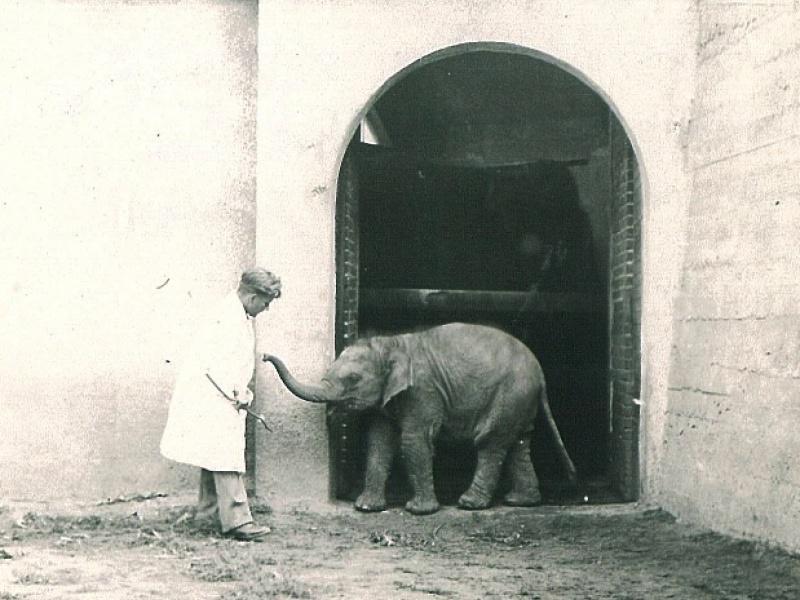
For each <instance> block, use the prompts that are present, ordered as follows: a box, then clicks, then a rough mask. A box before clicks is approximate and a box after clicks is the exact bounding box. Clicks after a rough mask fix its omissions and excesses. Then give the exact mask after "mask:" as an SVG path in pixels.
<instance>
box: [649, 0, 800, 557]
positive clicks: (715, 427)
mask: <svg viewBox="0 0 800 600" xmlns="http://www.w3.org/2000/svg"><path fill="white" fill-rule="evenodd" d="M699 22H700V24H701V27H700V32H699V44H698V56H697V61H698V79H697V81H698V85H697V91H696V94H695V104H694V107H693V110H692V122H691V127H690V134H689V137H688V141H689V143H688V148H687V160H688V167H689V171H690V174H691V177H692V188H691V200H690V204H689V211H688V214H689V217H688V220H687V249H686V255H685V260H684V263H683V265H682V276H681V281H680V296H679V301H678V303H677V305H676V312H675V322H676V330H675V331H676V336H675V340H674V350H673V354H672V359H671V369H670V375H669V403H668V410H667V415H666V428H665V431H664V433H665V435H664V439H663V440H662V442H661V443H662V444H663V445H664V461H663V466H662V467H661V474H660V485H659V487H660V492H659V494H658V497H659V499H660V500H661V502H662V503H663V505H664V506H665V507H666V508H668V509H669V510H672V511H674V512H675V513H677V514H678V515H680V516H682V517H684V518H686V519H690V520H693V521H696V522H700V523H702V524H705V525H708V526H711V527H714V528H715V529H718V530H722V531H725V532H728V533H733V534H735V535H743V536H748V537H757V538H760V539H765V540H769V541H774V542H777V543H780V544H782V545H785V546H787V547H791V548H794V549H798V548H800V464H798V460H797V457H798V456H800V436H798V427H797V424H798V423H800V404H799V403H798V398H799V397H800V367H798V355H799V354H800V315H798V309H797V298H798V285H800V283H799V282H800V258H798V253H797V236H798V231H800V177H798V167H800V95H798V94H800V91H798V90H799V89H800V88H798V84H797V80H798V79H797V75H798V73H800V45H799V44H798V35H797V32H798V30H800V11H798V9H797V7H796V6H793V5H791V4H772V5H764V4H760V3H735V5H734V4H731V5H725V4H722V5H721V4H720V3H716V2H701V3H700V6H699Z"/></svg>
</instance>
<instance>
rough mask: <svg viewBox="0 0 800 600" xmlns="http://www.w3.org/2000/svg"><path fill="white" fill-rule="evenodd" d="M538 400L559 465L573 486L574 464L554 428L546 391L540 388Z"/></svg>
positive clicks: (575, 474) (575, 475) (574, 476)
mask: <svg viewBox="0 0 800 600" xmlns="http://www.w3.org/2000/svg"><path fill="white" fill-rule="evenodd" d="M540 398H541V402H542V411H543V412H544V416H545V419H547V424H548V426H549V427H550V431H552V432H553V438H554V439H555V441H556V447H557V448H558V458H559V459H560V460H561V465H562V466H563V467H564V470H565V471H566V472H567V477H568V478H569V482H570V483H571V484H573V485H575V484H576V483H577V481H578V471H577V470H576V469H575V464H574V463H573V462H572V459H571V458H570V457H569V454H568V453H567V448H566V446H564V440H562V439H561V434H560V433H559V431H558V427H557V426H556V421H555V419H554V418H553V412H552V411H551V410H550V403H549V402H548V401H547V389H546V388H544V387H543V388H542V394H541V397H540Z"/></svg>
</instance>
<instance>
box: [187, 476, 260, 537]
mask: <svg viewBox="0 0 800 600" xmlns="http://www.w3.org/2000/svg"><path fill="white" fill-rule="evenodd" d="M213 517H217V518H218V519H219V524H220V527H221V529H222V532H223V533H225V532H227V531H230V530H231V529H236V528H237V527H240V526H241V525H245V524H246V523H252V522H253V516H252V515H251V514H250V504H249V503H248V501H247V490H245V487H244V479H243V478H242V474H241V473H236V472H235V471H207V470H206V469H200V494H199V497H198V501H197V515H196V517H195V518H213Z"/></svg>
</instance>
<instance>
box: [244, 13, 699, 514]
mask: <svg viewBox="0 0 800 600" xmlns="http://www.w3.org/2000/svg"><path fill="white" fill-rule="evenodd" d="M599 6H600V3H595V2H586V1H581V0H574V1H566V2H565V1H558V2H556V1H552V2H549V1H542V2H521V1H511V2H502V3H499V2H489V1H486V2H479V1H466V0H460V1H454V0H449V1H442V2H428V3H421V2H411V1H405V2H404V1H400V2H397V1H392V2H389V1H385V2H384V1H378V0H354V1H351V2H346V3H343V2H322V1H319V0H294V1H288V0H287V1H282V0H273V1H271V2H264V3H262V5H261V7H260V11H259V28H260V34H259V40H260V43H259V101H258V107H259V109H258V123H259V134H258V149H259V160H258V208H259V210H258V225H257V233H256V237H257V245H256V246H257V247H256V251H257V256H258V259H259V262H261V263H263V264H268V265H270V266H271V267H272V268H274V269H275V270H276V271H278V272H279V273H280V274H281V276H282V278H283V282H284V286H285V293H284V295H283V296H282V298H281V299H280V306H278V304H277V303H276V306H275V309H274V310H272V311H270V315H269V318H268V320H266V321H264V322H262V323H261V325H260V339H261V343H262V344H263V347H265V348H268V349H269V351H270V352H273V353H275V354H278V355H280V356H281V357H282V358H284V360H285V361H286V362H287V364H288V365H289V366H290V368H292V369H293V370H294V371H295V372H296V374H297V375H298V376H300V377H303V378H309V379H313V378H316V377H319V376H320V375H321V374H322V373H323V371H324V369H325V367H326V366H327V365H328V364H329V363H330V361H331V360H332V359H333V356H334V319H335V314H334V290H335V286H334V281H335V259H334V233H335V228H334V214H335V190H336V183H337V177H338V173H339V166H340V161H341V159H342V155H343V153H344V149H345V147H346V145H347V143H348V142H349V140H350V137H351V136H352V135H353V132H354V130H355V127H356V125H357V124H358V122H359V120H360V118H361V117H362V116H363V115H364V114H365V112H366V110H367V109H368V108H369V106H370V104H371V103H372V102H373V101H374V100H375V98H377V97H378V95H379V94H380V93H381V92H382V91H383V90H384V89H386V87H387V86H389V85H391V84H392V82H393V81H395V80H396V78H397V77H399V76H402V73H403V72H404V70H405V69H407V68H409V67H411V66H413V64H414V63H415V62H416V61H420V60H432V59H435V57H436V56H437V53H445V54H446V53H448V52H454V51H457V47H459V46H463V45H469V44H478V45H481V47H484V48H485V47H492V48H498V49H500V48H502V49H504V50H513V51H520V52H526V53H530V54H531V55H534V56H537V57H543V58H546V59H548V60H555V61H557V62H558V63H559V64H561V65H562V66H564V68H567V69H569V70H570V71H571V72H573V73H575V74H576V75H578V76H580V77H581V78H583V80H584V81H586V82H587V83H589V84H590V85H592V86H593V87H594V88H595V89H596V90H597V91H598V92H599V93H600V94H602V95H603V96H604V97H605V98H607V99H608V100H609V101H610V103H611V104H612V106H613V107H614V109H615V110H616V111H617V113H618V115H619V116H620V118H621V120H622V121H623V123H624V124H625V126H626V127H627V129H628V131H629V133H630V135H631V136H632V139H633V143H634V146H635V149H636V151H637V154H638V157H639V159H640V161H641V167H642V170H643V181H644V185H643V189H644V194H645V206H644V208H643V230H644V232H645V234H644V237H645V239H644V241H643V244H644V249H643V271H644V273H645V280H644V285H643V317H642V330H643V333H642V334H643V336H644V338H645V339H646V340H647V344H646V345H645V347H643V377H644V379H643V390H642V396H643V398H644V401H645V405H644V407H643V409H642V412H643V415H644V417H643V426H642V440H643V442H642V449H641V457H642V471H643V479H642V481H643V486H644V489H643V492H644V497H645V498H650V499H656V498H657V497H658V494H659V491H660V488H659V480H658V479H657V477H655V476H653V477H651V476H650V474H651V473H652V474H654V475H655V474H656V470H655V469H654V468H653V466H654V465H656V464H658V462H659V461H660V460H661V454H662V452H663V450H664V449H663V446H662V444H661V443H660V440H661V436H662V433H663V427H664V423H665V421H664V414H665V411H666V402H667V373H668V366H669V364H670V355H671V348H672V345H671V338H672V328H673V320H672V311H673V301H674V298H675V290H676V289H677V285H678V278H679V273H680V265H681V264H682V260H683V257H682V250H683V239H684V219H685V215H686V202H687V199H688V198H689V191H690V178H689V176H688V173H687V171H686V168H685V154H684V145H685V141H686V131H687V130H686V126H687V122H688V117H689V115H690V109H691V97H692V94H693V93H694V89H695V81H694V64H695V62H694V61H695V53H694V44H695V41H696V30H697V23H698V21H697V14H696V12H695V3H694V2H690V1H686V2H684V1H679V0H666V1H661V2H652V1H650V0H648V1H633V2H613V3H602V10H601V9H599ZM471 47H476V46H471ZM258 386H259V393H260V396H261V398H263V399H264V402H265V403H266V404H265V405H266V406H267V407H268V408H267V410H268V412H269V414H270V415H271V416H272V418H273V420H274V422H275V423H277V424H278V426H277V428H275V429H276V431H275V432H274V433H273V434H271V435H270V436H269V437H268V438H264V437H259V439H258V440H257V453H258V472H257V480H258V481H257V483H258V490H259V493H260V494H263V495H265V496H266V497H267V498H268V499H269V500H270V501H271V502H272V503H273V504H279V503H281V502H298V501H299V502H303V503H314V502H326V501H327V499H328V494H329V486H328V472H329V469H328V454H327V434H326V432H325V425H324V420H325V417H324V409H323V408H320V407H317V406H311V405H307V404H303V403H301V402H300V401H298V400H295V399H293V398H291V397H290V396H289V395H288V394H287V392H285V391H284V390H283V388H282V386H281V384H280V382H279V381H278V380H277V377H276V376H275V374H274V372H273V371H272V370H271V368H270V367H269V365H264V366H263V367H262V368H261V369H260V370H259V375H258ZM259 436H260V433H259Z"/></svg>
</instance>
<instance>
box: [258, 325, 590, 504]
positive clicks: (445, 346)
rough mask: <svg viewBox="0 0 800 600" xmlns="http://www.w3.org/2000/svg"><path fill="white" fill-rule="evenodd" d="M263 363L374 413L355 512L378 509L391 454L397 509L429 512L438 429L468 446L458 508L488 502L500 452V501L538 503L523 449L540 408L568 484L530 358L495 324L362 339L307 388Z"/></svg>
mask: <svg viewBox="0 0 800 600" xmlns="http://www.w3.org/2000/svg"><path fill="white" fill-rule="evenodd" d="M263 360H265V361H269V362H272V363H273V365H274V366H275V368H276V369H277V371H278V374H279V376H280V378H281V380H282V381H283V382H284V384H285V385H286V387H287V388H288V389H289V391H291V392H292V393H293V394H294V395H296V396H298V397H299V398H302V399H303V400H308V401H310V402H324V403H330V404H336V405H337V406H342V407H345V408H348V409H354V410H372V411H373V412H374V413H375V417H374V418H373V419H371V425H370V428H369V431H368V443H369V446H368V451H367V472H366V481H365V489H364V491H363V493H362V494H361V495H360V496H359V497H358V499H357V500H356V502H355V506H356V508H357V509H359V510H363V511H378V510H383V509H384V508H385V507H386V496H385V487H386V480H387V478H388V476H389V469H390V468H391V465H392V461H393V459H394V457H395V455H396V454H397V452H398V451H399V452H400V453H401V456H402V458H403V460H404V461H405V466H406V470H407V471H408V474H409V479H410V483H411V486H412V488H413V492H414V495H413V497H412V498H411V500H409V501H408V503H407V504H406V509H407V510H408V511H410V512H412V513H414V514H428V513H432V512H435V511H437V510H438V509H439V503H438V502H437V500H436V496H435V494H434V488H433V448H434V442H435V440H436V439H437V437H439V436H442V437H443V438H444V439H450V440H463V441H470V442H471V443H472V444H474V446H475V448H476V451H477V467H476V469H475V475H474V477H473V479H472V484H471V485H470V487H469V489H467V491H466V492H464V494H462V496H461V497H460V498H459V500H458V505H459V506H460V507H461V508H466V509H482V508H487V507H488V506H489V505H490V504H491V501H492V497H493V495H494V492H495V489H496V487H497V483H498V480H499V478H500V471H501V468H502V466H503V464H504V463H505V462H506V458H507V457H508V458H509V460H508V464H509V465H510V469H511V490H510V491H509V492H508V494H506V496H505V498H504V501H505V503H506V504H509V505H512V506H531V505H534V504H537V503H539V502H540V501H541V494H540V493H539V482H538V480H537V478H536V473H535V472H534V470H533V464H532V463H531V457H530V449H531V433H532V431H533V422H534V417H536V412H537V410H538V409H539V407H540V406H541V408H542V410H544V414H545V416H546V419H547V422H548V424H549V426H550V428H551V429H552V432H553V436H554V437H555V440H556V443H557V445H558V450H559V456H560V459H561V461H562V463H563V466H564V468H565V469H566V470H567V473H568V475H569V477H570V480H571V481H573V482H574V481H575V466H574V465H573V463H572V460H571V459H570V457H569V455H568V454H567V451H566V448H565V447H564V443H563V441H562V440H561V435H560V434H559V432H558V429H557V427H556V424H555V421H554V420H553V416H552V413H551V412H550V407H549V405H548V403H547V393H546V390H545V382H544V375H543V373H542V368H541V366H540V365H539V361H537V360H536V357H535V356H534V355H533V353H532V352H531V351H530V350H529V349H528V348H527V347H526V346H525V345H524V344H523V343H522V342H520V341H519V340H517V339H516V338H514V337H512V336H510V335H508V334H507V333H504V332H503V331H500V330H499V329H494V328H492V327H486V326H482V325H471V324H465V323H449V324H447V325H441V326H438V327H433V328H431V329H428V330H425V331H421V332H417V333H406V334H400V335H392V336H376V337H371V338H366V339H362V340H359V341H358V342H357V343H355V344H354V345H352V346H350V347H348V348H347V349H345V350H344V352H342V353H341V355H340V356H339V358H337V359H336V361H335V362H334V363H333V364H332V365H331V366H330V368H329V369H328V371H327V373H326V374H325V376H324V377H323V379H322V381H321V382H320V383H319V384H315V385H305V384H301V383H300V382H298V381H297V380H296V379H295V378H294V377H293V376H292V375H291V374H290V373H289V372H288V370H287V369H286V366H285V365H284V364H283V363H282V362H281V361H280V360H279V359H278V358H276V357H274V356H268V355H264V357H263ZM509 455H510V456H509Z"/></svg>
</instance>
